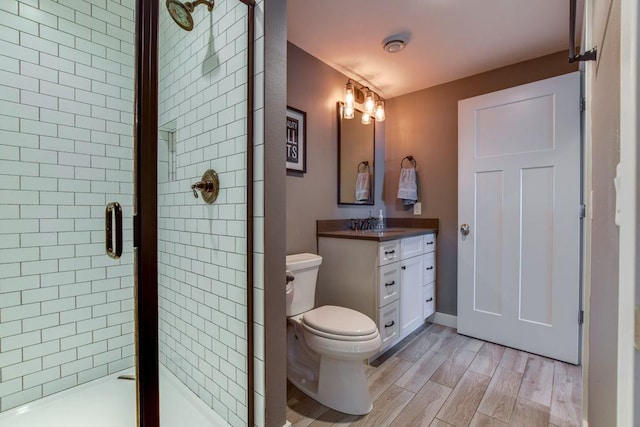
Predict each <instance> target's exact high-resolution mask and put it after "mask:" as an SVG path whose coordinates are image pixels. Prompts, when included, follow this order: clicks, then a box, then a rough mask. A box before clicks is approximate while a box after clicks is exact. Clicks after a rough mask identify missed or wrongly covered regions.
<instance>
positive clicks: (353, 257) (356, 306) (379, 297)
mask: <svg viewBox="0 0 640 427" xmlns="http://www.w3.org/2000/svg"><path fill="white" fill-rule="evenodd" d="M318 254H319V255H320V256H322V264H321V265H320V270H319V272H318V285H317V288H316V289H317V299H318V305H337V306H342V307H348V308H351V309H353V310H357V311H359V312H361V313H363V314H366V315H367V316H369V317H370V318H372V319H373V320H374V321H375V322H376V324H377V326H378V330H379V332H380V337H381V339H382V347H381V349H380V353H382V352H383V351H385V350H386V349H388V348H389V347H391V346H392V345H394V344H396V343H397V342H398V341H400V340H401V339H402V338H404V337H406V336H407V335H409V334H410V333H411V332H413V331H414V330H415V329H416V328H418V327H419V326H420V325H422V324H423V323H424V320H425V319H426V318H427V317H428V316H430V315H431V314H433V313H434V312H435V292H434V291H435V234H434V233H429V234H424V235H418V236H411V237H400V238H398V239H395V240H389V241H375V240H361V239H346V238H333V237H318Z"/></svg>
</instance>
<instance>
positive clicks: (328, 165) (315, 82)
mask: <svg viewBox="0 0 640 427" xmlns="http://www.w3.org/2000/svg"><path fill="white" fill-rule="evenodd" d="M347 79H348V77H347V76H345V75H344V74H342V73H340V72H338V71H336V70H335V69H333V68H331V67H330V66H328V65H327V64H325V63H324V62H322V61H320V60H319V59H317V58H315V57H313V56H311V55H309V54H308V53H307V52H305V51H303V50H302V49H300V48H299V47H297V46H295V45H293V44H291V43H287V104H288V105H289V106H291V107H294V108H297V109H299V110H302V111H305V112H306V113H307V173H305V174H304V175H302V176H287V208H286V214H287V218H286V229H287V231H286V233H287V253H288V254H292V253H300V252H316V250H317V249H316V220H318V219H340V218H356V217H357V218H363V217H367V216H369V211H371V213H372V214H373V215H374V216H377V213H378V210H379V209H384V204H383V202H382V182H383V177H384V157H385V152H384V150H385V144H384V135H385V130H384V129H385V123H386V121H385V122H382V123H376V125H375V126H376V129H375V134H376V149H375V182H374V192H375V199H374V200H375V202H376V204H375V206H338V203H337V199H338V195H337V191H338V190H337V188H338V161H337V159H338V122H337V113H336V102H337V101H340V100H342V99H344V85H345V84H346V83H347ZM387 121H388V119H387ZM283 150H284V148H283Z"/></svg>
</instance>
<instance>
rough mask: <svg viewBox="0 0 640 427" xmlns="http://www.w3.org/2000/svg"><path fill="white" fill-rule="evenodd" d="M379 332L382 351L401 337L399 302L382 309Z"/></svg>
mask: <svg viewBox="0 0 640 427" xmlns="http://www.w3.org/2000/svg"><path fill="white" fill-rule="evenodd" d="M378 318H379V319H380V320H379V322H378V331H379V332H380V340H381V341H382V345H381V346H380V350H381V352H382V350H384V349H385V348H387V347H389V346H390V345H391V344H393V343H394V342H395V341H396V340H397V339H398V337H399V336H400V313H399V310H398V301H396V302H392V303H391V304H388V305H386V306H384V307H383V308H381V309H380V312H379V316H378Z"/></svg>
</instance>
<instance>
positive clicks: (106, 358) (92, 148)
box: [0, 0, 136, 427]
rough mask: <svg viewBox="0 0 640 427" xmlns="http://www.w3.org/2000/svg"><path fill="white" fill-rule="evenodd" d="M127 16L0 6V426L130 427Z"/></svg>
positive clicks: (43, 4)
mask: <svg viewBox="0 0 640 427" xmlns="http://www.w3.org/2000/svg"><path fill="white" fill-rule="evenodd" d="M135 9H136V2H135V1H134V0H98V1H96V0H91V1H89V0H74V1H58V2H56V1H50V0H41V1H39V2H38V1H3V2H1V3H0V426H5V425H6V426H12V427H13V426H20V425H23V424H22V423H29V422H31V421H33V420H34V419H36V420H42V422H40V424H37V422H36V425H47V426H57V425H60V426H63V425H64V426H70V425H93V426H98V425H100V423H104V425H134V424H135V382H133V381H128V380H117V379H116V378H117V376H118V375H119V374H133V372H134V369H133V368H134V363H135V355H134V271H133V270H134V268H133V265H134V264H133V233H132V230H133V228H132V219H131V218H132V216H133V197H134V149H133V145H134V120H133V117H134V79H135V18H136V13H135ZM112 202H117V204H115V203H113V204H111V203H112ZM108 204H109V206H110V211H109V214H107V212H106V207H107V205H108ZM108 218H111V221H106V220H107V219H108ZM120 218H121V221H118V220H116V219H120ZM107 222H110V223H111V227H112V229H111V230H112V233H111V239H107V238H106V236H105V224H106V223H107ZM107 240H109V241H110V243H106V242H107ZM107 246H108V247H109V250H110V251H111V255H112V256H111V257H109V256H107V254H106V251H107ZM96 387H97V388H96ZM100 387H102V388H100ZM92 396H93V398H92ZM56 407H58V408H60V410H59V411H58V412H56V410H55V408H56ZM70 408H73V409H72V410H70ZM47 411H48V412H47ZM82 417H88V418H86V419H84V420H83V419H82ZM113 417H116V418H113ZM30 420H31V421H30ZM123 420H124V421H123Z"/></svg>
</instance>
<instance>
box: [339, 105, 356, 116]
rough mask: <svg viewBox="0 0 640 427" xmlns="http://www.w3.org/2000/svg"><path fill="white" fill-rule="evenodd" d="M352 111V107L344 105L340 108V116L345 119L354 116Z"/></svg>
mask: <svg viewBox="0 0 640 427" xmlns="http://www.w3.org/2000/svg"><path fill="white" fill-rule="evenodd" d="M354 111H355V110H354V109H353V107H351V108H349V106H347V105H345V106H344V110H342V117H344V118H345V119H353V118H354V117H355V112H354Z"/></svg>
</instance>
